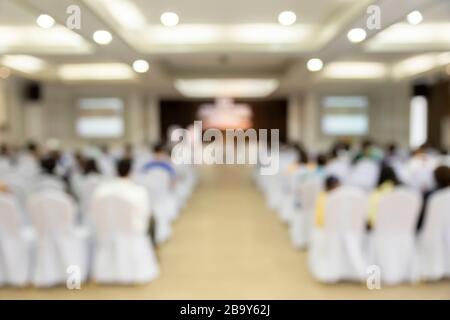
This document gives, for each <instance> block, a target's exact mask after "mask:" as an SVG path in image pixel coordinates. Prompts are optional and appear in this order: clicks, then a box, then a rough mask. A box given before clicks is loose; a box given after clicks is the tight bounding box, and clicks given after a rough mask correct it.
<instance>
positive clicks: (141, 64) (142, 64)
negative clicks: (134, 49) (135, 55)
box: [133, 60, 150, 73]
mask: <svg viewBox="0 0 450 320" xmlns="http://www.w3.org/2000/svg"><path fill="white" fill-rule="evenodd" d="M133 69H134V71H136V72H137V73H145V72H147V71H148V69H150V65H149V64H148V62H147V61H145V60H136V61H135V62H133Z"/></svg>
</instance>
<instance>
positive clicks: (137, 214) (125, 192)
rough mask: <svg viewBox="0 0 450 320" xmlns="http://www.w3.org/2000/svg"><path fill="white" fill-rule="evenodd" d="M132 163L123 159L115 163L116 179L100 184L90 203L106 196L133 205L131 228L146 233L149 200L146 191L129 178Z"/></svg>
mask: <svg viewBox="0 0 450 320" xmlns="http://www.w3.org/2000/svg"><path fill="white" fill-rule="evenodd" d="M131 168H132V161H131V160H130V159H127V158H123V159H122V160H119V161H118V162H117V173H118V177H116V178H114V179H112V180H109V181H105V182H103V183H101V184H100V185H99V186H98V188H97V189H96V190H95V192H94V195H93V198H92V202H93V203H95V202H96V200H97V199H99V198H102V197H106V196H115V197H117V198H122V199H124V200H126V201H128V202H130V203H132V204H133V208H134V211H133V212H130V215H132V217H133V218H132V219H133V222H132V224H133V226H134V228H135V229H136V230H141V231H142V232H147V230H148V225H149V219H150V213H151V211H150V210H151V209H150V200H149V195H148V192H147V190H146V189H145V188H144V187H142V186H140V185H138V184H136V183H135V182H133V180H132V179H131V178H130V174H131Z"/></svg>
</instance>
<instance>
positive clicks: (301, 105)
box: [288, 82, 411, 151]
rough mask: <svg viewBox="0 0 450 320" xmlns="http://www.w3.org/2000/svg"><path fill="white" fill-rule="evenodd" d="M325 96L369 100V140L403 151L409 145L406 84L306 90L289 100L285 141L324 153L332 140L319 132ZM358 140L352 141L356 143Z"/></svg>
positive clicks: (334, 85)
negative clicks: (352, 96)
mask: <svg viewBox="0 0 450 320" xmlns="http://www.w3.org/2000/svg"><path fill="white" fill-rule="evenodd" d="M327 95H364V96H367V97H369V101H370V111H369V135H368V136H369V137H371V138H373V139H375V140H376V141H378V142H380V143H382V144H384V143H389V142H392V141H395V142H397V143H398V144H399V145H401V146H403V147H408V143H409V102H410V97H411V93H410V85H409V84H408V83H405V82H402V83H393V82H390V83H379V82H378V83H362V84H356V83H348V82H347V83H326V84H320V85H316V86H314V87H310V88H307V89H306V90H305V94H304V95H303V96H302V95H293V96H291V97H290V99H289V108H288V110H289V112H288V137H289V140H290V141H292V142H302V143H303V144H305V145H306V146H307V147H308V148H310V149H312V150H322V151H323V150H326V149H328V148H329V146H330V145H331V144H332V143H333V142H334V141H335V140H336V138H335V137H329V136H325V135H324V134H323V133H322V132H321V129H320V115H321V110H320V109H321V108H320V99H321V97H323V96H327ZM360 139H361V138H353V140H354V141H359V140H360Z"/></svg>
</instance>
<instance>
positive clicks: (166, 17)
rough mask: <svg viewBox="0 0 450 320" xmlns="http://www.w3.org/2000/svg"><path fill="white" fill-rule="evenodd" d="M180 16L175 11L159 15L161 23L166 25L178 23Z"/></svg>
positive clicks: (172, 25)
mask: <svg viewBox="0 0 450 320" xmlns="http://www.w3.org/2000/svg"><path fill="white" fill-rule="evenodd" d="M179 21H180V18H179V17H178V15H177V14H176V13H175V12H164V13H163V14H162V15H161V23H162V24H163V25H165V26H166V27H174V26H176V25H177V24H178V22H179Z"/></svg>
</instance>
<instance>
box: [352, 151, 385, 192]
mask: <svg viewBox="0 0 450 320" xmlns="http://www.w3.org/2000/svg"><path fill="white" fill-rule="evenodd" d="M379 175H380V166H379V164H378V163H377V162H376V161H374V160H370V159H363V160H360V161H359V162H358V163H357V164H355V166H354V167H353V169H352V170H351V173H350V177H349V181H348V182H349V183H350V184H351V185H352V186H355V187H358V188H361V189H363V190H365V191H371V190H373V188H374V187H375V185H376V184H377V180H378V177H379Z"/></svg>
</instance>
